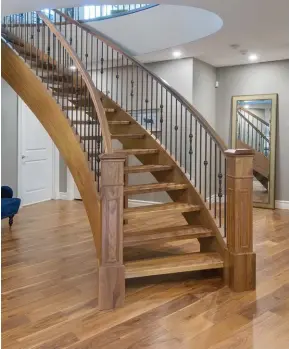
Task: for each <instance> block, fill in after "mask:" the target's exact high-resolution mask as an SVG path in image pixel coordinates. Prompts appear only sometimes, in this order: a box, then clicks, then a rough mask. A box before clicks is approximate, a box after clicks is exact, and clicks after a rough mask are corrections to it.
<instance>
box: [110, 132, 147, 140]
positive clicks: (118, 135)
mask: <svg viewBox="0 0 289 349" xmlns="http://www.w3.org/2000/svg"><path fill="white" fill-rule="evenodd" d="M111 137H112V138H134V139H142V138H144V137H145V134H144V133H113V134H112V135H111Z"/></svg>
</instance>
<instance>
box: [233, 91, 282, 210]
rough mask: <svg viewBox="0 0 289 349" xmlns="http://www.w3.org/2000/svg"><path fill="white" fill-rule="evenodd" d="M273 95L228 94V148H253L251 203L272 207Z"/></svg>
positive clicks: (275, 105) (273, 187)
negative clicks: (229, 99) (229, 139)
mask: <svg viewBox="0 0 289 349" xmlns="http://www.w3.org/2000/svg"><path fill="white" fill-rule="evenodd" d="M277 107H278V95H277V94H264V95H251V96H233V97H232V116H231V125H232V128H231V129H232V134H231V146H232V148H249V149H253V150H254V151H255V155H254V161H253V173H254V178H253V204H254V206H255V207H263V208H272V209H274V208H275V162H276V128H277Z"/></svg>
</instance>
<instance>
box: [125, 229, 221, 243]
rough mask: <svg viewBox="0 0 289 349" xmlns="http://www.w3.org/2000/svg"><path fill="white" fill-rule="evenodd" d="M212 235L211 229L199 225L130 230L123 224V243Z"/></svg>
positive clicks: (158, 241)
mask: <svg viewBox="0 0 289 349" xmlns="http://www.w3.org/2000/svg"><path fill="white" fill-rule="evenodd" d="M210 236H214V234H213V232H212V230H210V229H207V228H204V227H202V226H199V225H195V226H194V225H182V226H175V227H165V228H155V229H151V230H144V231H140V230H130V228H129V226H127V225H125V226H124V245H125V246H136V245H141V244H144V243H153V242H157V243H162V242H167V241H171V240H185V239H195V238H203V237H210Z"/></svg>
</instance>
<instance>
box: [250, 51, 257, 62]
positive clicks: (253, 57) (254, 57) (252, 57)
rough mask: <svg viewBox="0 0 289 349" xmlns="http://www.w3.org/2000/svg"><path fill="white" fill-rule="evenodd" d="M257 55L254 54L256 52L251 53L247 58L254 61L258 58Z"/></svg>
mask: <svg viewBox="0 0 289 349" xmlns="http://www.w3.org/2000/svg"><path fill="white" fill-rule="evenodd" d="M258 58H259V56H258V55H256V53H252V54H250V55H249V57H248V59H249V61H250V62H256V61H257V60H258Z"/></svg>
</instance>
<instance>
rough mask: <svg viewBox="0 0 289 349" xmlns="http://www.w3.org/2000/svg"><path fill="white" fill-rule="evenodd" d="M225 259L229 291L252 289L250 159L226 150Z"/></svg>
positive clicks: (243, 151)
mask: <svg viewBox="0 0 289 349" xmlns="http://www.w3.org/2000/svg"><path fill="white" fill-rule="evenodd" d="M225 153H226V157H227V178H226V181H227V217H226V221H227V252H226V253H227V255H226V260H225V278H226V281H227V283H228V285H229V286H230V288H231V289H232V290H233V291H237V292H241V291H247V290H253V289H255V287H256V255H255V253H254V252H253V156H254V151H252V150H251V149H233V150H227V151H226V152H225Z"/></svg>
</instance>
